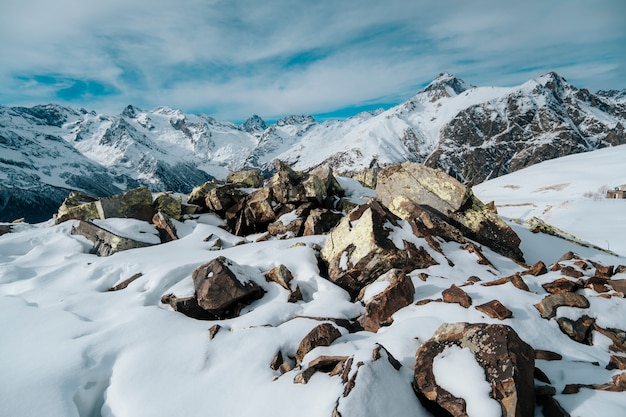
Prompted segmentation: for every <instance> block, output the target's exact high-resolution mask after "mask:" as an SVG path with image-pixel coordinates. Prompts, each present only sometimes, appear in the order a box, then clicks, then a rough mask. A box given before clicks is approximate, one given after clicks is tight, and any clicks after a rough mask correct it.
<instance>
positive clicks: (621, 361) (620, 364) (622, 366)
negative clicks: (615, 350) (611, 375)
mask: <svg viewBox="0 0 626 417" xmlns="http://www.w3.org/2000/svg"><path fill="white" fill-rule="evenodd" d="M606 369H608V370H611V369H619V370H622V371H624V370H626V356H615V355H611V356H610V358H609V364H608V365H607V366H606Z"/></svg>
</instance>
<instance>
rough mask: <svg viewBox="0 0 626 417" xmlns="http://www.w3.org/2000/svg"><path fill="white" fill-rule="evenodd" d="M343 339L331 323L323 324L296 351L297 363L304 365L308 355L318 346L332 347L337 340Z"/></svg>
mask: <svg viewBox="0 0 626 417" xmlns="http://www.w3.org/2000/svg"><path fill="white" fill-rule="evenodd" d="M339 337H341V332H340V331H339V330H338V329H337V328H336V327H335V326H333V325H332V324H330V323H322V324H320V325H317V326H315V327H314V328H313V330H311V331H310V332H309V333H308V334H307V335H306V336H304V338H303V339H302V340H301V341H300V344H299V345H298V350H297V351H296V356H295V358H296V362H297V363H298V364H300V363H302V359H304V357H305V356H306V354H307V353H309V352H310V351H312V350H313V349H315V348H316V347H318V346H330V344H331V343H332V342H334V341H335V339H337V338H339Z"/></svg>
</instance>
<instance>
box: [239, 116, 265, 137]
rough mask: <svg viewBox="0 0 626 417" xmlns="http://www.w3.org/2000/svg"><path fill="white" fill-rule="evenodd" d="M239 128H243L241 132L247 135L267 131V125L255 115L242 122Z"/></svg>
mask: <svg viewBox="0 0 626 417" xmlns="http://www.w3.org/2000/svg"><path fill="white" fill-rule="evenodd" d="M241 126H242V127H243V130H245V131H246V132H249V133H252V132H262V131H264V130H265V129H267V124H265V121H264V120H263V119H261V118H260V117H259V116H257V115H256V114H255V115H254V116H252V117H250V118H248V119H247V120H246V121H245V122H243V124H242V125H241Z"/></svg>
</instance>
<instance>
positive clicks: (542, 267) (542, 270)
mask: <svg viewBox="0 0 626 417" xmlns="http://www.w3.org/2000/svg"><path fill="white" fill-rule="evenodd" d="M547 273H548V268H547V267H546V264H544V263H543V261H539V262H537V263H536V264H534V265H533V266H531V267H530V269H528V270H527V271H526V272H525V274H527V275H533V276H539V275H544V274H547Z"/></svg>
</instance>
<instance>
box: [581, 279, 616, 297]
mask: <svg viewBox="0 0 626 417" xmlns="http://www.w3.org/2000/svg"><path fill="white" fill-rule="evenodd" d="M585 288H589V289H592V290H594V291H595V292H597V293H598V294H602V293H605V292H609V291H611V290H612V289H613V288H612V286H610V280H609V279H607V278H603V277H598V276H595V277H591V278H589V279H588V280H587V281H585Z"/></svg>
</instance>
